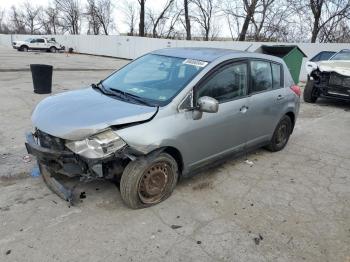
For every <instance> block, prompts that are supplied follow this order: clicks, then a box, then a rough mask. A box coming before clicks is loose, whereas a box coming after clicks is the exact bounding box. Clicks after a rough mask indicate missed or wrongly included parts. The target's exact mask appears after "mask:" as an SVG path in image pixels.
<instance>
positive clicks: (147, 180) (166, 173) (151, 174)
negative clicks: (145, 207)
mask: <svg viewBox="0 0 350 262" xmlns="http://www.w3.org/2000/svg"><path fill="white" fill-rule="evenodd" d="M171 172H172V169H171V165H170V164H169V163H167V162H164V161H162V162H157V163H154V164H153V165H151V166H150V167H149V168H148V169H147V170H146V171H145V172H144V173H143V175H142V177H141V179H140V182H139V185H138V190H137V192H138V195H139V197H140V200H141V201H142V202H143V203H145V204H154V203H158V202H159V201H161V200H162V198H163V197H164V196H165V194H166V193H167V188H168V185H169V184H170V182H171V177H172V176H171Z"/></svg>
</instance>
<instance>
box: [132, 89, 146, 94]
mask: <svg viewBox="0 0 350 262" xmlns="http://www.w3.org/2000/svg"><path fill="white" fill-rule="evenodd" d="M128 91H132V92H134V93H137V94H140V93H143V92H145V90H143V89H140V88H137V87H133V88H129V89H128Z"/></svg>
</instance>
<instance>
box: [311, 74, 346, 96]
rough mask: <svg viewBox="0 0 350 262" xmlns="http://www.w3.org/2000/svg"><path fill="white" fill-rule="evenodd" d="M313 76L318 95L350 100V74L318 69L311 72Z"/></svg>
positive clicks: (315, 90)
mask: <svg viewBox="0 0 350 262" xmlns="http://www.w3.org/2000/svg"><path fill="white" fill-rule="evenodd" d="M311 77H312V78H313V85H314V92H315V95H316V96H322V97H328V98H336V99H340V100H347V101H349V100H350V76H346V75H341V74H339V73H338V72H334V71H331V72H329V71H321V70H319V69H316V70H314V71H313V72H312V73H311Z"/></svg>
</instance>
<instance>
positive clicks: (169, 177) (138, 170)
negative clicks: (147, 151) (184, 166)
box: [120, 153, 178, 209]
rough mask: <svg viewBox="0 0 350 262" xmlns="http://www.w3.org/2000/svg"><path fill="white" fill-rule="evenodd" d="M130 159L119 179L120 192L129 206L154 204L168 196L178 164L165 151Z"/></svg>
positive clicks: (174, 184)
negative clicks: (155, 154)
mask: <svg viewBox="0 0 350 262" xmlns="http://www.w3.org/2000/svg"><path fill="white" fill-rule="evenodd" d="M158 154H159V155H157V156H154V154H151V155H148V156H145V157H140V158H138V159H136V160H134V161H131V162H130V163H129V164H128V165H127V166H126V167H125V169H124V172H123V175H122V178H121V180H120V193H121V196H122V199H123V200H124V202H125V204H126V205H128V206H129V207H131V208H135V209H136V208H142V207H148V206H151V205H155V204H157V203H159V202H161V201H163V200H165V199H166V198H168V197H169V196H170V195H171V193H172V191H173V190H174V188H175V186H176V183H177V179H178V166H177V162H176V161H175V159H174V158H173V157H172V156H171V155H169V154H167V153H158Z"/></svg>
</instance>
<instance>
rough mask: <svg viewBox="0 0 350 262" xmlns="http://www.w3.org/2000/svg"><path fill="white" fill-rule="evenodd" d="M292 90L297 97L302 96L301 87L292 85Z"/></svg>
mask: <svg viewBox="0 0 350 262" xmlns="http://www.w3.org/2000/svg"><path fill="white" fill-rule="evenodd" d="M290 89H292V91H293V92H294V93H295V94H296V95H297V96H301V89H300V87H299V86H297V85H292V86H291V87H290Z"/></svg>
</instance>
